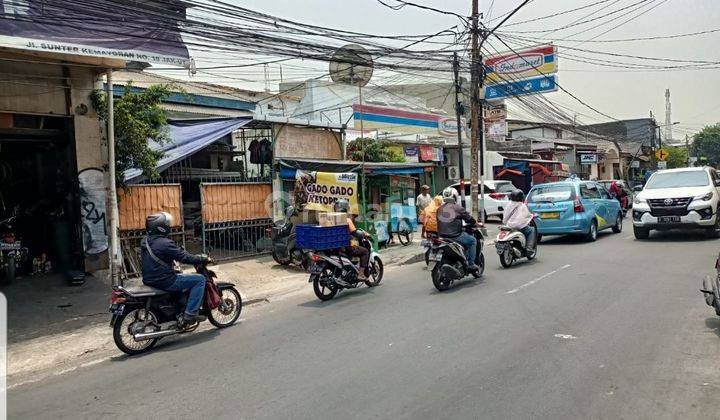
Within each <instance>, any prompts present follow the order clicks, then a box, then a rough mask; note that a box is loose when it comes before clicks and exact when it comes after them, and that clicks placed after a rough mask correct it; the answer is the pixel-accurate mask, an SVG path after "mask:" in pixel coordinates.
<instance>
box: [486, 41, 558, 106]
mask: <svg viewBox="0 0 720 420" xmlns="http://www.w3.org/2000/svg"><path fill="white" fill-rule="evenodd" d="M484 65H485V82H486V83H487V84H498V83H504V82H507V81H509V80H517V79H523V78H526V77H536V76H541V75H549V74H553V73H556V72H557V50H556V48H555V46H553V45H543V46H540V47H536V48H532V49H528V50H522V51H517V52H508V53H503V54H500V55H496V56H491V57H488V59H487V60H485V62H484ZM486 99H488V98H486Z"/></svg>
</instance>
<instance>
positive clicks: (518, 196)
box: [509, 190, 525, 201]
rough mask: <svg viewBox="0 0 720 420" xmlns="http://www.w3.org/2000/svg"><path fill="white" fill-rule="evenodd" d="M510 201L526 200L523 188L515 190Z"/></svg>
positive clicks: (510, 196)
mask: <svg viewBox="0 0 720 420" xmlns="http://www.w3.org/2000/svg"><path fill="white" fill-rule="evenodd" d="M509 198H510V201H525V193H524V192H522V191H521V190H514V191H513V192H511V193H510V195H509Z"/></svg>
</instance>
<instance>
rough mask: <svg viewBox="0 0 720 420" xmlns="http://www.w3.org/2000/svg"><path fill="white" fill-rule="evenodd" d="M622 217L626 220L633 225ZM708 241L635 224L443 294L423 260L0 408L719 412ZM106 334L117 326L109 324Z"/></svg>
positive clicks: (614, 414) (38, 388) (259, 415)
mask: <svg viewBox="0 0 720 420" xmlns="http://www.w3.org/2000/svg"><path fill="white" fill-rule="evenodd" d="M627 222H629V221H628V220H626V227H629V226H628V225H629V223H627ZM719 245H720V241H715V240H708V239H704V237H703V236H702V235H700V234H698V235H694V234H680V233H672V232H671V233H663V234H653V238H652V239H651V240H649V241H636V240H634V239H633V238H632V233H631V232H630V229H627V230H626V231H625V232H623V233H620V234H612V233H604V234H601V235H600V238H599V239H598V241H597V242H595V243H585V242H583V241H581V240H576V239H571V238H557V239H552V238H548V239H545V240H544V241H543V243H542V244H541V245H540V250H539V256H538V260H537V261H534V262H532V263H519V264H517V265H516V266H513V267H512V268H511V269H502V268H500V264H499V262H498V258H497V255H496V254H495V253H494V250H493V249H487V248H486V250H485V252H486V258H487V262H488V266H487V270H486V272H485V276H484V277H483V278H482V279H480V280H470V279H469V280H467V281H464V282H462V283H458V284H456V286H455V288H454V289H452V290H451V291H449V292H445V293H438V292H436V291H435V289H434V288H433V286H432V283H431V281H430V278H429V274H428V272H427V271H425V270H424V264H422V263H420V264H414V265H410V266H404V267H399V268H396V269H393V270H389V271H388V272H387V273H386V278H385V281H384V282H383V285H382V286H380V287H377V288H374V289H367V288H362V289H358V290H355V291H349V292H343V293H341V294H339V295H338V297H336V299H335V300H333V301H331V302H327V303H321V302H319V301H318V300H316V298H315V297H314V295H313V294H312V291H311V287H310V286H309V285H308V289H307V292H306V293H302V294H298V295H294V296H289V297H287V298H285V299H284V300H282V301H279V302H275V303H271V304H267V305H264V306H258V307H250V308H249V309H248V310H247V311H246V312H245V313H244V314H243V321H242V322H240V323H239V324H238V325H236V326H234V327H232V328H230V329H226V330H223V331H218V330H209V331H204V332H198V333H195V334H193V335H188V336H185V337H181V338H179V339H173V340H168V341H166V342H162V341H161V344H160V345H159V346H158V347H157V348H156V350H155V351H154V352H152V353H150V354H147V355H144V356H140V357H132V358H131V357H125V356H122V355H120V354H119V355H118V356H117V357H116V358H114V359H113V360H111V361H106V362H102V363H100V364H97V365H94V366H91V367H87V368H83V369H80V370H77V371H74V372H70V373H67V374H64V375H58V376H55V377H53V378H50V379H47V380H44V381H42V382H39V383H33V384H27V385H23V386H20V387H17V388H14V389H12V390H10V391H9V393H8V410H9V411H8V418H17V419H20V418H32V419H40V418H48V419H61V418H63V419H64V418H68V419H99V418H121V417H122V418H173V419H179V418H201V417H202V418H236V419H237V418H242V419H353V418H357V419H369V418H378V419H401V418H410V419H439V418H447V419H456V418H457V419H467V418H503V419H504V418H512V419H524V418H546V419H577V418H608V419H617V418H653V419H662V418H668V419H672V418H703V419H705V418H717V415H718V414H717V413H718V404H719V402H720V397H718V396H719V395H720V363H718V359H719V356H720V318H718V317H716V316H715V315H714V312H713V311H712V309H711V308H710V307H708V306H706V305H705V303H704V301H703V299H702V297H701V294H700V293H699V291H698V288H699V287H700V284H701V280H702V277H703V276H704V275H705V274H709V273H712V270H713V264H714V261H715V260H714V259H715V256H716V254H717V252H718V246H719ZM107 333H108V334H110V333H111V331H110V329H109V328H108V331H107Z"/></svg>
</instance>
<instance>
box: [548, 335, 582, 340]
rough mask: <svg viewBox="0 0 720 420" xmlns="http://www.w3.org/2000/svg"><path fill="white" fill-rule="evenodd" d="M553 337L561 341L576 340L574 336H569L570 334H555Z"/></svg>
mask: <svg viewBox="0 0 720 420" xmlns="http://www.w3.org/2000/svg"><path fill="white" fill-rule="evenodd" d="M553 337H555V338H562V339H563V340H574V339H576V338H577V337H575V336H574V335H570V334H555V335H554V336H553Z"/></svg>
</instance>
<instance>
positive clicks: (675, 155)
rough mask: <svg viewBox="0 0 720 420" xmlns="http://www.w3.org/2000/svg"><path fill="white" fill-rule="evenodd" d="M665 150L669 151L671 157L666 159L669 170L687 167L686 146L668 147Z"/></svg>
mask: <svg viewBox="0 0 720 420" xmlns="http://www.w3.org/2000/svg"><path fill="white" fill-rule="evenodd" d="M665 150H667V152H668V154H669V155H670V156H668V157H667V159H666V160H667V167H668V169H672V168H684V167H685V163H686V162H687V149H685V147H684V146H683V147H667V148H666V149H665Z"/></svg>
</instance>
